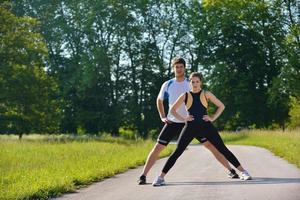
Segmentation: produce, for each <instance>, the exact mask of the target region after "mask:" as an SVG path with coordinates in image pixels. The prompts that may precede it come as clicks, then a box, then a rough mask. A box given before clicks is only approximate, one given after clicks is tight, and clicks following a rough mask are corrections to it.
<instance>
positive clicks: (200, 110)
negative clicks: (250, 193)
mask: <svg viewBox="0 0 300 200" xmlns="http://www.w3.org/2000/svg"><path fill="white" fill-rule="evenodd" d="M189 80H190V87H191V91H189V92H186V93H184V94H182V95H181V96H180V97H179V98H178V99H177V100H176V102H175V103H174V104H173V106H172V107H171V110H170V112H171V113H172V114H173V115H174V116H175V117H176V118H177V119H179V120H182V121H185V122H186V125H185V127H184V128H183V130H182V132H181V134H180V137H179V140H178V143H177V148H176V149H175V151H174V152H173V153H172V155H171V156H170V157H169V159H168V160H167V162H166V164H165V166H164V168H163V170H162V172H161V174H160V176H158V177H157V178H156V180H155V181H154V182H153V186H161V185H165V181H164V176H165V175H166V174H167V173H168V171H169V170H170V169H171V168H172V167H173V165H174V164H175V162H176V160H177V159H178V158H179V156H180V155H181V154H182V153H183V151H184V150H185V148H186V147H187V146H188V145H189V143H190V142H191V141H192V140H193V139H194V138H196V139H197V140H199V141H200V138H202V137H205V138H207V139H208V140H209V141H210V142H211V143H212V144H213V145H214V146H215V147H216V148H217V149H218V151H220V152H221V153H222V154H223V155H224V156H225V158H226V159H227V160H228V161H229V162H230V163H231V164H233V165H234V167H236V168H237V169H238V170H239V171H241V176H240V178H241V179H242V180H250V179H251V176H250V175H249V173H248V172H247V171H246V170H245V169H244V168H243V167H242V165H241V164H240V162H239V161H238V159H237V158H236V157H235V156H234V155H233V153H232V152H231V151H229V149H227V147H226V146H225V145H224V142H223V141H222V139H221V137H220V135H219V133H218V131H217V129H216V128H215V127H214V126H213V124H212V123H211V122H213V121H215V120H216V119H217V118H218V117H219V116H220V115H221V113H222V112H223V110H224V108H225V106H224V104H223V103H222V102H221V101H220V100H219V99H217V98H216V97H215V96H214V95H213V94H212V93H211V92H208V91H203V90H202V89H201V84H202V82H203V77H202V75H201V74H200V73H197V72H193V73H192V74H191V75H190V78H189ZM208 101H211V102H212V103H213V104H215V105H216V106H217V107H218V109H217V111H216V112H215V114H214V115H212V116H209V115H208V114H207V106H208ZM183 103H184V104H185V106H186V109H187V110H188V112H189V116H187V117H186V118H185V117H182V116H181V115H179V114H178V113H177V111H176V110H177V109H178V108H179V107H180V105H182V104H183Z"/></svg>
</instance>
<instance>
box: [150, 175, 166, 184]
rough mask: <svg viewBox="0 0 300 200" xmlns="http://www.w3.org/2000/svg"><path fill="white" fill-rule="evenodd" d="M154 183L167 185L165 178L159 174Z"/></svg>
mask: <svg viewBox="0 0 300 200" xmlns="http://www.w3.org/2000/svg"><path fill="white" fill-rule="evenodd" d="M152 185H153V186H163V185H166V183H165V180H164V179H163V178H162V177H160V176H158V177H157V178H156V179H155V180H154V181H153V183H152Z"/></svg>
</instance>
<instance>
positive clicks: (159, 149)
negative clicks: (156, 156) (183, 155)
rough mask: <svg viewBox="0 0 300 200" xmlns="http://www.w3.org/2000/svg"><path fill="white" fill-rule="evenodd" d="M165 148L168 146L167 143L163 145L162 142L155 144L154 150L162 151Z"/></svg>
mask: <svg viewBox="0 0 300 200" xmlns="http://www.w3.org/2000/svg"><path fill="white" fill-rule="evenodd" d="M164 148H166V146H165V145H162V144H160V143H156V145H155V146H154V148H153V150H152V152H153V153H160V152H161V151H162V150H163V149H164Z"/></svg>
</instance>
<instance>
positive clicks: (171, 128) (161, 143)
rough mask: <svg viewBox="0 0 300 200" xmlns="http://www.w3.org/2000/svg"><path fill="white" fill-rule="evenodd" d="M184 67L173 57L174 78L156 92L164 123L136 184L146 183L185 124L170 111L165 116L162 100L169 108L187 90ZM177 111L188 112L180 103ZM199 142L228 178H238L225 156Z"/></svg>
mask: <svg viewBox="0 0 300 200" xmlns="http://www.w3.org/2000/svg"><path fill="white" fill-rule="evenodd" d="M185 67H186V63H185V60H184V59H183V58H174V59H173V60H172V68H173V71H174V73H175V78H173V79H170V80H168V81H166V82H165V83H164V84H163V85H162V87H161V90H160V92H159V94H158V97H157V109H158V112H159V115H160V119H161V121H162V122H163V123H165V125H164V127H163V129H162V130H161V132H160V134H159V136H158V139H157V143H156V144H155V146H154V147H153V149H152V151H151V152H150V153H149V155H148V158H147V161H146V164H145V166H144V169H143V172H142V174H141V176H140V177H139V180H138V184H139V185H143V184H146V176H147V174H148V172H149V170H150V169H151V167H152V166H153V165H154V163H155V161H156V160H157V158H158V157H159V154H160V152H161V151H162V150H163V149H164V148H165V147H166V146H167V145H168V144H169V142H170V141H171V140H172V139H173V138H174V137H175V136H178V135H179V134H180V132H181V130H182V128H183V127H184V125H185V122H184V121H179V120H178V119H176V118H175V117H174V116H173V115H172V114H171V113H170V112H168V116H167V117H166V114H165V111H164V106H163V100H165V99H168V103H169V109H170V108H171V106H172V105H173V103H174V102H175V101H176V100H177V98H178V97H179V96H180V95H181V94H182V93H185V92H188V91H189V81H188V80H187V79H186V78H185ZM178 113H180V114H181V115H182V116H187V115H188V113H187V111H186V109H185V107H184V105H182V106H181V107H179V108H178ZM201 143H202V144H203V145H204V146H205V147H206V148H207V149H208V150H209V151H211V152H212V154H213V155H214V156H215V158H216V159H217V160H218V161H219V162H220V163H221V164H222V165H223V166H224V167H225V168H226V169H228V171H229V172H228V177H229V178H239V176H238V175H237V173H236V172H235V170H234V169H232V168H231V167H230V165H229V163H228V161H227V160H226V159H225V157H224V156H223V155H222V154H221V153H220V152H219V151H218V150H217V149H216V148H215V147H214V146H213V145H212V144H211V143H210V142H209V141H208V140H207V139H206V138H201Z"/></svg>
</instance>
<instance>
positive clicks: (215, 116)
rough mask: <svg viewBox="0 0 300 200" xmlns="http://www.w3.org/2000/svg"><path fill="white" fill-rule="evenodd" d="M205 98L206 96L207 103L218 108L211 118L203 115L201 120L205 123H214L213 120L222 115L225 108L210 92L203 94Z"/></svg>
mask: <svg viewBox="0 0 300 200" xmlns="http://www.w3.org/2000/svg"><path fill="white" fill-rule="evenodd" d="M205 96H206V98H207V99H208V100H209V101H211V102H212V103H213V104H215V105H216V106H217V107H218V109H217V111H216V112H215V114H213V115H212V116H211V117H210V116H208V115H204V116H203V119H204V120H205V121H211V122H213V121H215V120H216V119H217V118H218V117H219V116H220V115H221V114H222V112H223V110H224V109H225V106H224V104H223V103H222V102H221V101H220V100H219V99H218V98H217V97H216V96H215V95H213V94H212V93H211V92H208V91H206V92H205Z"/></svg>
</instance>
